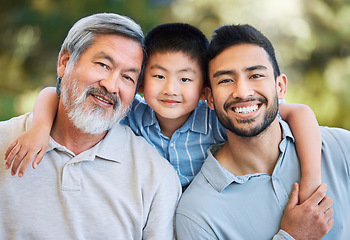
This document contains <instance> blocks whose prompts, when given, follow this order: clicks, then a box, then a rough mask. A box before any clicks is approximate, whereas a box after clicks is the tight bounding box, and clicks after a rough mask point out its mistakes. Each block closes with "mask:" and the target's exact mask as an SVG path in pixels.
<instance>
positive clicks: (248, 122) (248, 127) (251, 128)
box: [214, 93, 278, 137]
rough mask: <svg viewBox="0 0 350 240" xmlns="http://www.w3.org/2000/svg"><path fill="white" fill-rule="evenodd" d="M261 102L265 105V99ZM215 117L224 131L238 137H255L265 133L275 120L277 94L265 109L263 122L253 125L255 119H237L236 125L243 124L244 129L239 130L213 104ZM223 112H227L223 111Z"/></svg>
mask: <svg viewBox="0 0 350 240" xmlns="http://www.w3.org/2000/svg"><path fill="white" fill-rule="evenodd" d="M260 101H261V102H263V103H264V104H266V103H267V100H266V98H261V99H260ZM214 108H215V112H216V115H217V117H218V119H219V121H220V123H221V124H222V125H223V126H224V127H225V129H227V130H229V131H230V132H232V133H234V134H236V135H238V136H240V137H255V136H258V135H259V134H260V133H262V132H263V131H265V130H266V129H267V128H268V127H269V126H270V125H271V123H272V122H273V121H274V120H275V118H276V116H277V113H278V97H277V93H276V95H275V98H274V101H273V104H272V105H271V106H270V107H269V108H268V109H267V111H266V113H265V115H264V119H263V121H262V122H261V123H260V124H258V125H256V126H255V125H254V123H255V122H256V119H255V118H249V119H237V120H236V121H237V123H239V124H244V126H245V127H244V128H239V127H238V126H235V124H234V123H233V121H232V119H230V118H229V117H228V116H227V114H224V113H223V112H220V111H219V110H218V109H217V108H216V106H215V104H214ZM225 112H227V111H226V110H225Z"/></svg>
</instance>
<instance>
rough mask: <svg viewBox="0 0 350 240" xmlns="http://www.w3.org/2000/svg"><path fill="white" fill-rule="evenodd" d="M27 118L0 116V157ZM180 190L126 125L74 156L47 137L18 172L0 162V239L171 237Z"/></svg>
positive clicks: (160, 161)
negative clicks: (38, 157)
mask: <svg viewBox="0 0 350 240" xmlns="http://www.w3.org/2000/svg"><path fill="white" fill-rule="evenodd" d="M31 117H32V116H31V114H26V115H23V116H20V117H17V118H14V119H12V120H9V121H6V122H0V155H4V152H5V150H6V148H7V146H8V145H9V144H10V142H11V141H12V140H13V139H14V138H15V137H16V136H17V135H18V134H20V133H21V132H22V131H24V130H25V129H27V127H28V125H30V122H31ZM180 193H181V185H180V182H179V179H178V177H177V174H176V172H175V170H174V169H173V167H172V166H171V165H170V164H169V163H168V161H166V160H165V159H163V158H162V157H160V156H159V154H158V153H157V151H156V150H155V149H154V148H152V147H151V146H150V145H149V144H148V143H147V142H146V141H145V140H144V139H143V138H142V137H136V136H135V135H134V134H133V133H132V131H131V130H130V129H129V128H128V127H126V126H123V125H120V124H117V125H115V127H113V129H111V130H110V131H109V132H108V133H107V135H106V137H105V138H104V139H103V140H102V141H101V142H99V143H98V144H97V145H95V146H94V147H93V148H91V149H89V150H87V151H85V152H83V153H81V154H79V155H77V156H75V155H74V153H73V152H71V151H70V150H68V149H67V148H65V147H64V146H61V145H59V144H58V143H56V142H55V141H54V140H53V139H52V138H51V139H50V143H49V148H48V150H47V153H46V155H45V157H44V159H43V160H42V162H41V163H40V165H39V166H38V168H37V169H36V170H33V169H31V168H28V170H27V172H26V174H25V175H24V177H23V178H18V177H15V176H11V175H10V172H9V171H5V170H4V167H1V168H0V239H65V240H66V239H94V240H96V239H103V240H106V239H123V240H124V239H173V216H174V211H175V207H176V204H177V202H178V199H179V197H180Z"/></svg>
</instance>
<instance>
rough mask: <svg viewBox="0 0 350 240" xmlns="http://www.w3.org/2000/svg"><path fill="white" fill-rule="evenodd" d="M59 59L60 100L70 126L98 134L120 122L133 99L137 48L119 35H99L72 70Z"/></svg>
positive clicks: (66, 57) (64, 56)
mask: <svg viewBox="0 0 350 240" xmlns="http://www.w3.org/2000/svg"><path fill="white" fill-rule="evenodd" d="M69 58H70V55H69V54H68V53H64V54H62V55H61V56H60V59H59V66H58V73H59V75H60V76H62V93H61V98H62V102H63V105H64V107H65V109H66V111H67V113H68V116H69V118H70V119H71V120H72V121H73V124H74V125H75V126H76V127H77V128H79V129H80V130H82V131H83V132H86V133H90V134H100V133H102V132H104V131H106V130H108V129H109V128H110V127H111V126H112V125H113V124H114V123H115V122H116V121H119V120H120V119H121V118H123V117H124V116H125V114H126V112H127V110H128V108H129V106H130V104H131V102H132V100H133V98H134V93H135V91H136V86H137V80H138V77H139V74H140V72H141V65H142V59H143V52H142V48H141V45H140V44H139V43H138V42H136V41H134V40H132V39H130V38H126V37H123V36H120V35H100V36H98V37H97V38H96V39H95V42H94V44H93V45H92V46H90V47H89V48H88V49H87V50H86V51H85V52H83V53H82V55H81V57H80V59H79V60H78V62H77V64H76V65H75V66H71V64H70V63H69V62H68V60H69Z"/></svg>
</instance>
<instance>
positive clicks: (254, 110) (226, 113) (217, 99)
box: [208, 44, 286, 137]
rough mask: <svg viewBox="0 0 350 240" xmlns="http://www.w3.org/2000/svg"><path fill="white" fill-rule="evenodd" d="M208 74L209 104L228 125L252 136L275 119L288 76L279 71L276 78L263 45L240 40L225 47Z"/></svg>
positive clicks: (212, 62) (227, 126) (228, 127)
mask: <svg viewBox="0 0 350 240" xmlns="http://www.w3.org/2000/svg"><path fill="white" fill-rule="evenodd" d="M209 76H210V81H211V89H212V90H211V91H209V96H208V105H209V106H210V107H211V108H212V109H215V111H216V113H217V115H218V118H219V120H220V122H221V123H222V124H223V125H224V127H225V128H226V129H228V130H230V131H231V132H233V133H235V134H237V135H239V136H243V137H252V136H256V135H258V134H260V133H261V132H262V131H264V130H265V129H266V128H267V127H268V126H269V125H270V124H271V123H272V122H273V121H274V120H275V119H276V115H277V111H278V97H283V96H282V92H283V91H282V90H283V89H282V88H284V87H285V85H283V84H286V78H285V75H280V76H279V77H277V81H275V78H274V74H273V68H272V64H271V62H270V60H269V57H268V55H267V53H266V52H265V50H264V49H263V48H261V47H259V46H257V45H252V44H239V45H235V46H231V47H229V48H227V49H225V50H224V51H223V52H222V53H220V54H219V55H218V56H216V57H215V58H214V59H212V60H211V61H210V63H209ZM284 80H285V81H284ZM281 87H282V88H281ZM277 91H278V92H279V93H277Z"/></svg>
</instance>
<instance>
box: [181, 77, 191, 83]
mask: <svg viewBox="0 0 350 240" xmlns="http://www.w3.org/2000/svg"><path fill="white" fill-rule="evenodd" d="M180 81H181V82H189V81H191V79H189V78H181V79H180Z"/></svg>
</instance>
